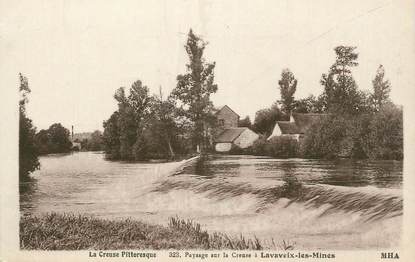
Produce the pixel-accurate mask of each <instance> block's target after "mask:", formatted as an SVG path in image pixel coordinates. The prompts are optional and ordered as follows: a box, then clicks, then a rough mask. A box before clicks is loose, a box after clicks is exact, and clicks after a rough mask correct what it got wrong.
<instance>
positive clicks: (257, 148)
mask: <svg viewBox="0 0 415 262" xmlns="http://www.w3.org/2000/svg"><path fill="white" fill-rule="evenodd" d="M266 147H267V138H266V137H265V136H260V137H259V138H258V139H257V140H256V141H255V142H254V144H253V145H252V147H251V152H252V154H253V155H255V156H264V155H268V154H267V152H266V151H267V150H266Z"/></svg>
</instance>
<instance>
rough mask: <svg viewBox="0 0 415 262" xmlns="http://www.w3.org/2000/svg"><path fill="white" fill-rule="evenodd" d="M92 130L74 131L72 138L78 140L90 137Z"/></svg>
mask: <svg viewBox="0 0 415 262" xmlns="http://www.w3.org/2000/svg"><path fill="white" fill-rule="evenodd" d="M91 135H92V132H84V133H75V134H73V139H74V140H76V139H78V140H79V141H82V140H84V139H88V140H89V139H91Z"/></svg>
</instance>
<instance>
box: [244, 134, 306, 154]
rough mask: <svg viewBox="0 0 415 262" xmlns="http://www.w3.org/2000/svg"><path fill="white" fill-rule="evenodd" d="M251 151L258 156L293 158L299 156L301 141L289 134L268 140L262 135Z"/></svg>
mask: <svg viewBox="0 0 415 262" xmlns="http://www.w3.org/2000/svg"><path fill="white" fill-rule="evenodd" d="M250 153H251V154H253V155H256V156H271V157H276V158H291V157H298V156H299V143H298V141H297V140H296V139H294V138H292V137H289V136H278V137H274V138H271V139H270V140H267V139H266V138H265V137H264V136H261V137H260V138H259V139H258V140H257V141H255V142H254V144H253V145H252V148H251V150H250Z"/></svg>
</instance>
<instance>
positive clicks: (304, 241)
mask: <svg viewBox="0 0 415 262" xmlns="http://www.w3.org/2000/svg"><path fill="white" fill-rule="evenodd" d="M40 162H41V170H39V171H36V172H35V173H34V176H33V177H34V181H32V182H28V183H27V184H25V185H24V186H25V187H26V190H25V191H24V192H22V193H21V198H20V200H21V210H22V212H23V213H29V214H42V213H45V212H51V211H54V212H74V213H82V214H87V215H93V216H97V217H103V218H111V219H117V218H123V217H132V218H136V219H140V220H144V221H148V222H151V223H159V224H166V223H167V221H168V220H167V219H168V217H170V216H176V215H178V216H179V217H181V218H189V219H194V220H195V221H197V222H199V223H201V224H202V226H203V227H204V228H206V229H208V230H210V231H221V232H225V233H228V234H231V235H232V234H234V235H239V234H241V233H242V234H244V235H246V236H247V237H253V236H256V237H259V238H260V239H262V240H264V241H267V240H269V241H271V239H275V240H282V239H284V240H290V241H294V242H296V243H297V244H296V248H298V249H301V248H311V249H313V248H314V249H315V248H323V249H349V248H350V249H353V248H361V249H364V248H379V247H388V246H391V245H396V243H397V242H398V241H399V232H400V230H399V228H400V224H401V217H402V193H401V187H402V162H397V161H352V160H337V161H326V160H304V159H285V160H278V159H271V158H265V157H253V156H212V157H208V158H205V159H201V160H199V161H197V162H195V163H193V164H189V165H187V166H185V167H184V168H183V169H182V170H181V172H174V171H175V170H177V168H178V167H179V166H181V165H182V164H181V163H125V162H112V161H106V160H105V159H104V157H103V154H100V153H89V152H80V153H74V154H70V155H52V156H47V157H42V158H41V159H40Z"/></svg>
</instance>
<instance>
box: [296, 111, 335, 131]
mask: <svg viewBox="0 0 415 262" xmlns="http://www.w3.org/2000/svg"><path fill="white" fill-rule="evenodd" d="M292 116H293V118H294V123H295V124H296V125H297V128H298V133H305V132H306V131H307V129H308V128H309V127H310V126H311V125H312V124H313V123H315V122H317V121H319V120H321V119H322V118H324V117H326V116H327V114H317V113H293V114H292ZM298 133H297V134H298Z"/></svg>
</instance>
